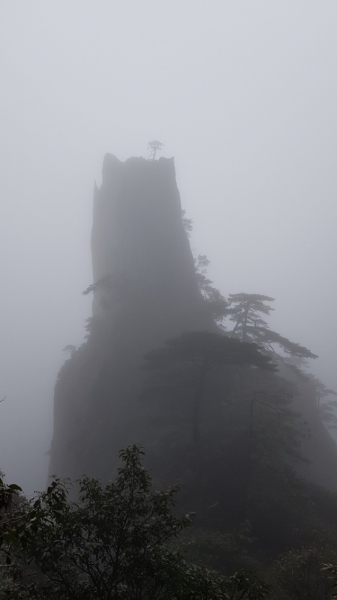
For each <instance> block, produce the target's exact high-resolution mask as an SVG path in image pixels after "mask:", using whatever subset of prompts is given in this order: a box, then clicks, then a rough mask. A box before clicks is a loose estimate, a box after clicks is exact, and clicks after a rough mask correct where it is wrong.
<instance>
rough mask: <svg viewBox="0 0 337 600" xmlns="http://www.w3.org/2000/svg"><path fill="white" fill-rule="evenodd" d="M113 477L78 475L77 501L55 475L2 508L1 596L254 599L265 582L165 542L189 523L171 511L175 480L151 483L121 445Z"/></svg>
mask: <svg viewBox="0 0 337 600" xmlns="http://www.w3.org/2000/svg"><path fill="white" fill-rule="evenodd" d="M120 456H121V459H122V460H123V466H122V467H121V468H120V469H119V471H118V476H117V478H116V480H115V481H114V482H112V483H108V484H107V485H106V486H105V487H102V486H101V485H100V483H99V482H98V481H97V480H95V479H89V478H87V477H84V478H83V479H81V480H79V482H78V485H79V496H80V501H79V503H71V502H69V501H68V484H67V483H66V482H63V481H61V480H59V479H56V480H54V481H53V482H52V484H51V485H50V486H49V487H48V489H47V491H46V492H42V493H40V494H39V495H38V497H37V498H36V499H33V500H32V501H30V502H24V503H21V504H19V505H18V506H17V507H16V510H15V512H14V513H13V514H10V515H7V519H6V527H5V534H4V537H3V542H4V547H3V548H2V550H1V554H2V558H3V559H6V561H5V563H3V564H2V565H1V570H2V579H1V587H0V597H3V598H8V599H10V600H28V599H29V600H46V599H53V600H80V599H81V600H86V599H87V600H93V599H94V598H95V599H102V600H115V599H116V600H117V599H118V600H123V599H125V600H140V599H144V600H146V599H148V600H150V599H151V600H156V599H157V600H168V599H171V600H174V599H175V600H190V599H194V600H207V599H209V600H239V599H242V600H243V599H247V600H261V599H263V598H265V597H266V595H267V593H268V588H267V587H266V586H265V585H264V584H262V583H260V582H259V581H258V580H257V579H256V578H255V577H254V576H251V575H247V574H244V573H242V572H238V573H236V574H235V575H233V576H231V577H229V578H224V577H220V576H219V575H217V574H216V573H215V572H213V571H209V570H207V569H204V568H201V567H198V566H195V565H191V564H188V563H187V562H186V561H185V560H184V558H183V556H182V554H181V552H180V551H179V550H174V549H173V548H172V547H171V546H170V543H171V541H172V539H174V538H176V537H177V536H178V535H179V533H180V532H182V531H183V530H184V529H185V528H186V527H187V526H188V524H189V523H190V518H189V516H188V515H186V516H184V517H183V518H180V519H179V518H176V517H175V516H173V515H172V510H171V509H172V506H173V503H174V502H173V498H174V495H175V493H176V492H177V487H174V488H172V489H169V490H168V491H166V492H159V491H156V490H155V489H154V488H153V486H152V481H151V478H150V476H149V474H148V472H147V471H145V470H144V469H143V467H142V464H141V457H142V452H141V451H140V450H139V449H138V448H137V447H136V446H133V447H129V448H127V449H126V450H124V451H122V452H121V453H120Z"/></svg>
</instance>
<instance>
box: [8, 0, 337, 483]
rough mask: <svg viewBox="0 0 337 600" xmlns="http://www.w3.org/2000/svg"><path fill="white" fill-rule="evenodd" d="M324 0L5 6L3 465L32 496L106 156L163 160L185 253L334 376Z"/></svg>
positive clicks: (86, 280) (333, 23) (329, 16)
mask: <svg viewBox="0 0 337 600" xmlns="http://www.w3.org/2000/svg"><path fill="white" fill-rule="evenodd" d="M336 31H337V3H336V2H335V0H325V1H324V2H317V1H311V0H303V1H300V0H295V1H294V0H275V1H272V2H267V1H265V0H255V1H254V2H252V1H251V0H240V1H235V0H232V1H227V0H210V1H209V2H206V1H205V0H203V1H200V0H184V1H183V2H181V0H179V1H178V0H161V1H160V2H155V1H154V0H142V1H138V2H137V1H136V0H133V1H132V0H127V1H125V0H119V1H117V0H109V1H106V0H99V1H97V0H91V1H89V0H70V1H69V0H58V2H52V1H49V0H30V1H29V2H27V1H26V0H2V2H1V4H0V70H1V71H0V72H1V90H0V126H1V144H0V145H1V163H0V169H1V215H2V216H1V223H0V227H1V232H0V244H1V257H2V261H1V262H2V268H1V281H2V294H1V304H2V306H1V313H0V314H1V333H2V335H1V339H2V344H1V360H0V369H1V378H0V396H2V395H5V394H6V395H7V399H6V401H5V402H3V403H2V404H1V405H0V468H1V469H2V470H4V471H5V472H6V473H7V479H8V480H9V479H10V480H11V481H15V482H16V483H19V484H23V486H24V487H25V489H26V490H27V491H28V492H31V491H32V490H34V489H38V488H42V487H43V486H44V484H45V478H46V462H47V457H46V456H44V453H45V452H46V451H48V449H49V444H50V438H51V434H52V401H53V385H54V382H55V378H56V375H57V371H58V369H59V367H60V365H61V364H62V362H63V360H64V356H63V354H62V348H63V347H64V346H65V345H67V344H75V345H79V344H80V343H81V341H82V339H83V335H84V333H85V332H84V322H85V319H86V318H87V317H88V316H89V314H90V308H91V307H90V298H88V297H84V296H82V295H81V292H82V290H84V289H85V288H86V287H87V286H88V285H89V284H90V283H91V281H92V275H91V257H90V229H91V210H92V190H93V183H94V179H96V180H97V182H98V183H100V171H101V165H102V160H103V156H104V154H105V153H106V152H112V153H113V154H116V155H117V156H118V158H120V159H121V160H124V159H126V158H127V157H129V156H132V155H135V156H140V155H143V156H146V155H147V142H148V140H150V139H153V138H155V139H159V140H161V141H162V142H163V143H164V144H165V147H164V149H163V150H164V151H163V153H162V154H163V155H164V156H168V157H169V156H174V157H175V161H176V169H177V181H178V185H179V189H180V192H181V196H182V203H183V207H184V208H185V209H186V211H187V216H188V217H189V218H192V219H193V220H194V233H193V235H192V238H191V245H192V249H193V251H194V252H195V253H196V254H199V253H201V254H207V256H208V258H209V259H210V261H211V265H210V275H211V278H212V279H213V280H214V282H215V284H216V286H217V287H219V288H220V289H221V291H222V292H223V293H224V294H225V295H227V294H228V293H236V292H241V291H244V292H254V293H261V294H267V295H270V296H273V297H275V298H276V299H277V301H276V302H275V308H276V312H275V314H274V315H273V317H272V320H271V324H272V326H273V327H274V328H275V329H277V330H278V331H279V332H280V333H282V334H283V335H286V336H288V337H290V338H291V339H292V340H293V341H297V342H299V343H301V344H304V345H306V346H308V347H309V348H310V349H311V350H312V351H313V352H316V353H317V354H319V355H320V358H319V360H318V361H316V364H314V365H313V367H314V371H315V373H317V374H318V375H319V376H320V377H321V378H322V379H323V381H324V382H326V383H327V384H328V385H329V386H334V387H335V388H336V389H337V374H336V350H337V340H336V317H335V307H336V304H337V285H336V281H335V279H336V249H337V236H336V213H337V209H336V189H337V169H336V158H337V156H336V155H337V152H336V149H337V148H336V146H337V119H336V117H337V82H336V73H337V69H336V56H337V36H336Z"/></svg>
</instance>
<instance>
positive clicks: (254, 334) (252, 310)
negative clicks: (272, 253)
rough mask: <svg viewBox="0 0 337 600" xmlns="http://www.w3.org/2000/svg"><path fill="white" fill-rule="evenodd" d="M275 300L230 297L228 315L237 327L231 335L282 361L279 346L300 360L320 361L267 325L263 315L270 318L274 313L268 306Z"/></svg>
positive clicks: (258, 295)
mask: <svg viewBox="0 0 337 600" xmlns="http://www.w3.org/2000/svg"><path fill="white" fill-rule="evenodd" d="M273 301H274V298H270V297H269V296H262V295H260V294H244V293H241V294H229V301H228V302H229V309H228V314H229V315H230V317H229V318H230V320H231V321H234V323H235V326H234V328H233V330H232V332H231V335H232V337H235V338H238V339H240V340H241V341H243V342H255V343H256V344H259V345H260V346H262V347H263V348H264V350H265V351H266V352H268V353H272V354H274V355H275V356H277V357H278V358H279V359H282V356H281V355H280V354H279V353H277V352H276V351H275V348H274V344H276V345H277V346H279V347H280V348H281V349H282V350H283V352H284V353H285V354H286V355H289V356H291V357H297V358H302V359H306V358H317V355H316V354H313V353H312V352H311V351H310V350H308V348H306V347H305V346H300V345H299V344H296V343H294V342H291V341H290V340H288V338H286V337H283V336H282V335H280V334H279V333H277V332H276V331H272V330H271V329H269V325H268V323H267V322H266V321H265V320H264V319H263V318H262V316H261V314H262V315H269V314H270V311H272V310H274V309H273V308H272V307H271V306H269V305H268V304H266V302H273Z"/></svg>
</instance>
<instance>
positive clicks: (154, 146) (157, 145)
mask: <svg viewBox="0 0 337 600" xmlns="http://www.w3.org/2000/svg"><path fill="white" fill-rule="evenodd" d="M163 146H164V144H162V142H159V141H158V140H152V142H148V149H149V150H150V160H155V158H156V154H157V152H158V150H161V149H162V147H163Z"/></svg>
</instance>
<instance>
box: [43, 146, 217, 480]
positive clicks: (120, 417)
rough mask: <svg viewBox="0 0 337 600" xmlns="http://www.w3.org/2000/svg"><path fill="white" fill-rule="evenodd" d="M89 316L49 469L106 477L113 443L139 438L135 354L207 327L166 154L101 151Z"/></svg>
mask: <svg viewBox="0 0 337 600" xmlns="http://www.w3.org/2000/svg"><path fill="white" fill-rule="evenodd" d="M92 260H93V276H94V277H93V279H94V282H95V285H94V286H93V289H94V300H93V318H92V321H91V324H90V333H89V338H88V342H87V343H86V344H85V345H84V346H82V347H81V348H80V349H79V350H77V351H76V352H74V353H73V356H72V357H71V359H70V360H69V361H67V362H66V363H65V365H64V367H63V368H62V369H61V372H60V374H59V377H58V381H57V383H56V388H55V413H54V438H53V442H52V449H51V463H50V473H53V474H54V473H56V474H58V475H61V476H68V477H71V478H76V477H79V476H81V475H82V474H83V473H86V474H88V475H91V476H95V477H103V478H107V477H111V476H112V474H113V471H114V466H115V462H114V460H115V458H116V455H117V454H118V450H119V449H120V448H122V447H125V446H126V445H127V444H128V443H133V442H138V443H141V444H144V445H145V447H146V445H147V442H148V440H147V436H146V422H144V417H143V408H142V406H141V404H140V403H139V386H140V379H141V373H142V372H141V369H140V367H141V364H142V357H143V356H144V354H145V353H146V352H148V351H149V350H151V349H153V348H156V347H158V346H160V345H162V344H163V342H164V341H165V340H166V339H168V338H171V337H175V336H177V335H179V334H181V333H182V332H184V331H193V330H200V329H201V330H210V331H212V330H215V329H216V327H215V325H214V323H213V320H212V317H211V315H210V314H209V312H208V311H207V310H205V302H204V301H203V299H202V297H201V294H200V292H199V289H198V286H197V282H196V277H195V269H194V262H193V257H192V254H191V250H190V245H189V241H188V237H187V234H186V232H185V230H184V227H183V224H182V219H181V203H180V196H179V191H178V188H177V184H176V179H175V168H174V161H173V159H165V158H160V159H159V160H158V161H157V160H153V161H148V160H145V159H143V158H130V159H128V160H127V161H126V162H124V163H123V162H120V161H119V160H118V159H117V158H116V157H115V156H113V155H110V154H108V155H106V156H105V158H104V163H103V180H102V186H101V188H100V189H97V187H96V188H95V193H94V219H93V230H92Z"/></svg>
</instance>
